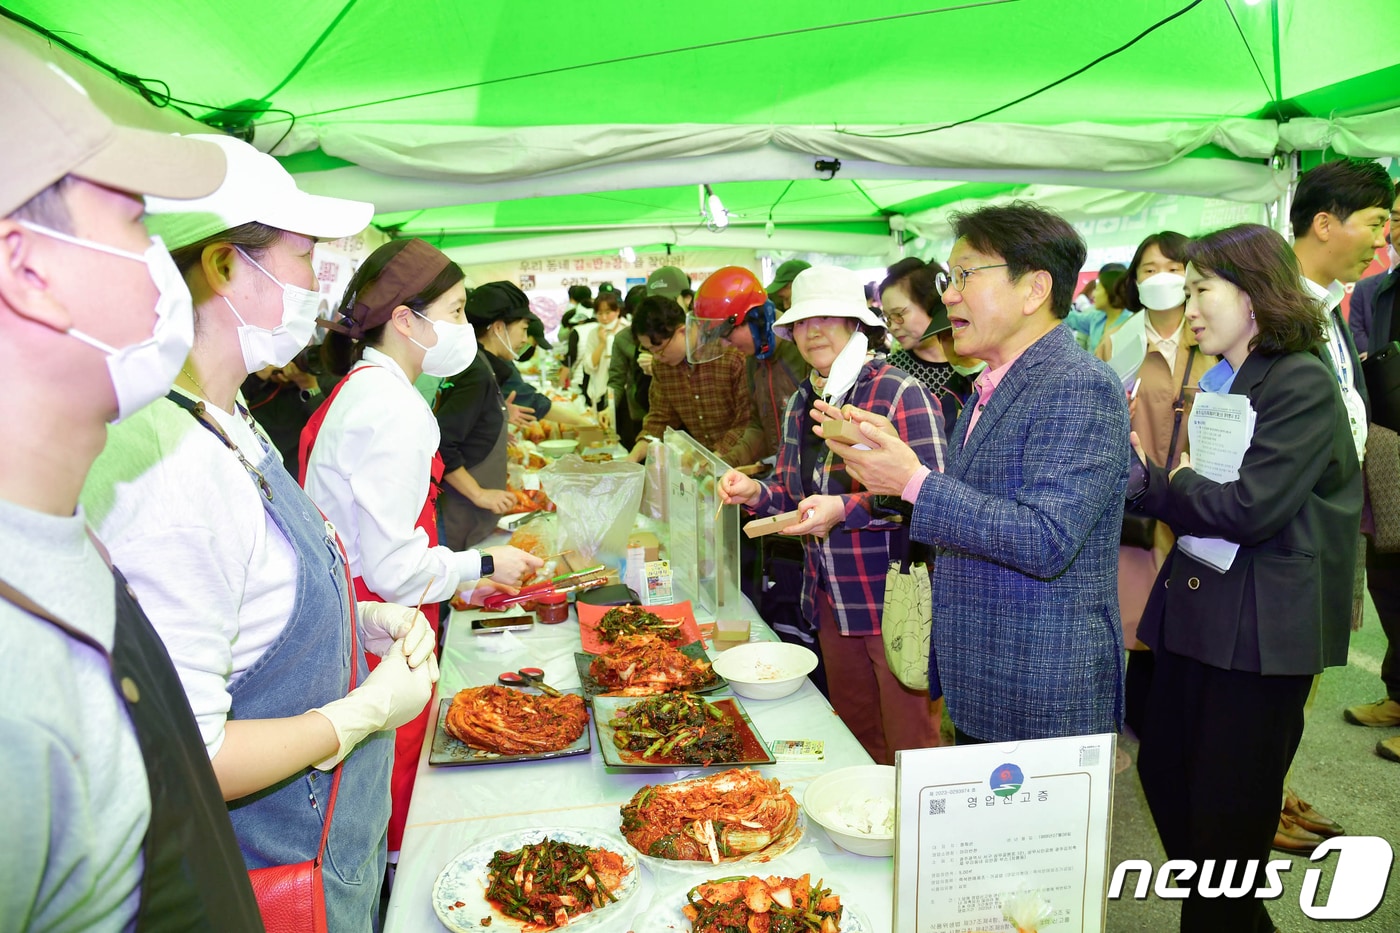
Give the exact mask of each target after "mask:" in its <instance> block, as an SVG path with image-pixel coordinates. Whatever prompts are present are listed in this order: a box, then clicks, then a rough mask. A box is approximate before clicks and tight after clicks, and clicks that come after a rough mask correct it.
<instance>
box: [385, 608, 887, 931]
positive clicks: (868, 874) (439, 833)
mask: <svg viewBox="0 0 1400 933" xmlns="http://www.w3.org/2000/svg"><path fill="white" fill-rule="evenodd" d="M745 609H746V613H747V615H748V616H749V618H750V622H751V628H750V631H751V632H752V635H751V640H769V641H772V640H776V636H775V635H774V634H773V632H772V630H771V629H769V628H768V626H766V625H765V624H763V622H762V621H761V620H760V619H759V618H758V614H757V613H756V612H754V610H753V607H752V605H750V604H749V603H747V602H745ZM471 615H472V613H471V612H458V613H453V618H452V622H451V625H450V626H449V628H448V633H447V638H446V643H445V645H444V648H443V653H442V677H441V680H440V681H439V683H438V686H437V696H436V697H435V698H434V700H433V704H432V709H433V711H434V716H433V719H432V723H435V722H436V710H437V708H438V699H437V697H450V696H452V695H453V694H454V693H455V692H456V691H457V690H460V689H462V688H463V687H469V686H475V685H481V684H489V683H494V682H495V680H496V677H497V675H499V674H500V673H501V672H503V671H514V670H516V669H518V668H520V667H525V666H533V667H539V668H543V669H544V672H545V680H546V682H548V683H549V684H551V685H553V686H555V687H559V688H561V689H564V688H570V687H574V688H576V687H578V686H579V676H578V669H577V667H576V665H575V661H574V653H575V652H577V651H580V650H581V646H580V641H579V629H578V622H577V616H576V615H574V614H573V613H572V612H571V615H570V620H569V621H568V622H564V623H560V624H558V625H541V624H539V623H536V624H535V625H534V626H533V628H532V630H531V631H528V632H518V633H516V632H501V633H495V634H490V635H475V634H472V632H471V630H470V625H469V624H468V622H469V620H470V618H471ZM713 654H714V651H713V649H711V655H712V656H713ZM720 695H721V696H722V695H725V694H724V692H721V694H720ZM740 702H741V703H742V704H743V706H744V708H745V709H746V710H747V711H748V713H749V716H750V718H751V719H752V720H753V722H754V725H755V726H756V727H757V729H758V731H759V733H760V734H761V735H762V736H763V738H764V739H765V740H767V741H769V742H770V743H771V742H772V741H773V740H775V739H820V740H822V741H823V742H824V743H825V746H826V749H825V751H826V757H825V759H824V760H823V761H819V762H814V763H810V764H809V763H792V762H779V763H778V764H776V765H772V766H768V767H764V768H761V769H760V770H761V771H762V773H764V774H765V775H768V776H772V777H777V778H779V779H780V780H781V781H782V783H783V785H784V786H785V787H789V788H791V790H792V793H793V796H794V797H796V798H797V799H798V801H799V802H800V801H801V799H802V793H803V791H804V789H805V788H806V786H807V784H808V783H809V782H810V781H811V780H812V779H813V778H815V777H817V776H819V775H821V774H824V773H826V772H828V771H832V770H835V769H837V768H843V767H846V766H848V765H861V764H870V763H871V762H870V756H869V755H867V754H866V752H865V750H864V749H863V748H861V746H860V743H859V742H857V741H856V739H855V737H854V736H853V735H851V732H850V730H849V729H847V728H846V726H845V725H844V724H843V723H842V722H841V720H840V719H839V718H838V717H837V716H836V714H835V713H834V712H832V709H831V706H830V705H829V704H828V703H827V702H826V699H825V698H824V697H823V696H822V695H821V693H820V692H819V691H818V690H817V689H816V688H815V687H814V686H812V683H811V681H810V680H809V681H806V682H804V683H803V685H802V688H801V689H800V690H798V691H797V692H796V693H794V694H793V695H791V696H789V697H785V698H783V699H781V700H750V699H745V698H740ZM591 715H592V713H591V710H590V718H591ZM589 728H590V729H592V728H593V725H592V723H591V722H590V724H589ZM432 738H433V729H432V728H430V729H429V730H428V737H427V739H426V741H425V742H424V748H423V752H422V755H421V757H420V758H419V761H418V782H417V785H416V786H415V788H414V792H413V803H412V805H411V806H410V808H409V811H408V825H407V828H406V830H405V832H404V839H403V849H402V851H401V855H400V858H399V867H398V873H397V877H396V879H395V881H394V886H393V892H392V895H391V898H390V901H389V909H388V914H387V917H386V920H385V927H384V929H385V931H386V933H433V931H439V930H442V929H443V927H442V925H441V923H440V922H439V921H438V919H437V915H436V914H435V913H434V912H433V903H432V891H433V884H434V882H435V881H436V880H437V876H438V873H439V872H440V871H442V869H443V867H444V866H445V865H446V864H447V863H448V862H449V861H451V860H452V859H453V858H454V857H455V856H456V855H457V854H458V853H460V852H462V851H463V850H465V849H467V848H468V847H470V846H473V845H475V844H477V843H479V842H481V841H483V840H486V839H490V838H492V837H495V836H498V835H501V834H503V833H509V832H513V831H517V830H521V829H531V828H551V827H585V828H590V829H594V830H601V831H605V832H608V833H612V834H614V835H616V836H617V837H618V840H619V842H621V840H622V836H621V833H620V832H619V830H618V824H619V815H618V808H619V807H620V806H621V805H622V804H624V803H626V802H627V801H628V800H629V799H630V798H631V797H632V795H633V794H634V793H636V792H637V790H638V789H640V788H641V787H642V786H643V785H645V784H658V783H665V782H669V781H672V780H677V779H679V778H682V777H686V776H690V775H691V774H694V773H698V772H692V771H661V772H634V771H625V770H622V769H611V770H610V769H608V768H606V767H605V766H604V764H603V759H602V756H601V753H600V751H599V749H598V736H597V732H596V731H594V732H593V735H592V743H593V750H592V751H591V752H590V753H589V754H588V755H580V756H577V757H573V758H561V759H554V760H547V761H535V762H516V763H507V764H494V765H471V766H464V767H451V766H447V767H435V766H429V765H428V752H429V750H430V749H431V746H432ZM803 819H804V822H805V830H804V833H803V838H802V841H801V842H800V843H799V844H798V846H797V847H796V848H795V849H793V850H792V851H791V852H789V853H787V854H785V855H783V856H781V857H779V858H777V859H775V860H774V861H772V862H769V863H766V864H760V865H754V866H750V867H744V866H742V865H737V866H736V865H728V866H725V865H719V866H713V869H712V870H711V871H709V872H707V873H699V874H698V873H696V871H695V870H694V869H685V870H680V869H670V868H667V869H663V870H661V871H659V872H654V871H653V870H652V869H651V868H650V867H649V866H643V867H642V868H641V869H640V870H641V872H642V886H641V889H640V890H639V891H638V893H637V894H636V895H635V896H633V897H631V898H629V899H628V901H627V902H625V903H623V904H619V905H617V908H616V909H617V910H618V913H617V914H616V915H615V916H613V917H612V919H610V920H609V921H608V922H607V923H605V924H602V925H600V926H598V927H597V929H599V930H608V931H613V930H616V931H625V930H629V929H631V924H632V921H633V920H634V919H636V918H638V917H640V916H642V915H643V914H644V913H646V911H647V910H648V908H649V907H650V906H651V903H652V901H653V899H654V898H656V899H658V900H663V899H664V901H665V902H666V903H676V902H677V900H679V903H684V892H685V891H686V890H687V888H688V887H689V886H690V885H692V884H695V883H696V882H698V881H702V880H705V878H707V877H723V876H727V875H733V874H736V873H739V872H741V871H746V872H748V873H750V874H759V875H768V874H784V875H793V876H796V875H800V874H802V873H803V872H806V871H811V872H812V877H813V879H816V878H818V877H822V878H825V879H826V880H827V881H828V882H830V883H833V884H835V885H836V886H837V887H838V889H839V891H840V892H841V893H842V894H844V895H845V898H844V903H847V904H849V905H850V906H851V907H852V908H854V909H855V910H856V911H858V912H859V913H860V914H863V915H864V917H865V918H866V920H867V922H868V926H866V929H868V930H870V931H872V933H884V931H887V930H890V929H891V928H892V922H891V916H892V907H893V887H894V872H893V861H892V860H891V859H888V858H870V857H865V856H860V855H852V854H850V853H848V852H846V851H845V850H843V849H840V848H838V847H837V846H836V845H835V843H833V842H832V841H831V840H830V839H829V838H828V837H827V835H826V833H825V832H824V831H823V830H822V829H821V827H820V826H817V825H816V824H815V823H814V822H813V821H811V820H807V819H806V818H805V815H804V818H803ZM507 929H508V928H507Z"/></svg>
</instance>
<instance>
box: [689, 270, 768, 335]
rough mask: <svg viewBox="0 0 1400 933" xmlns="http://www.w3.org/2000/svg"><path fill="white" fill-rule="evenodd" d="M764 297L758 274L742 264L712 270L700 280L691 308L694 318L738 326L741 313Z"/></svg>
mask: <svg viewBox="0 0 1400 933" xmlns="http://www.w3.org/2000/svg"><path fill="white" fill-rule="evenodd" d="M767 300H768V293H767V292H766V291H764V290H763V284H762V283H761V282H759V280H758V276H756V275H754V274H753V273H752V272H750V271H749V270H748V269H745V268H744V267H743V266H725V267H724V268H723V269H716V270H715V271H714V272H713V273H712V274H711V275H710V277H709V278H707V279H705V281H704V282H702V283H700V288H699V289H697V290H696V292H695V303H694V304H693V305H692V306H691V311H692V312H694V314H695V316H696V317H699V318H706V319H708V320H725V321H728V322H729V323H730V324H733V325H735V326H738V325H739V324H741V323H743V320H744V316H745V315H746V314H748V313H749V311H750V310H752V309H753V308H757V307H758V306H759V305H761V304H763V303H764V302H765V301H767Z"/></svg>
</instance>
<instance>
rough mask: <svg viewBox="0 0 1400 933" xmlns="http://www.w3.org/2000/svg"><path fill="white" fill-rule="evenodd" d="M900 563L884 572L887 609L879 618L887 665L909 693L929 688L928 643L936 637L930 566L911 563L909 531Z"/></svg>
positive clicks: (913, 561)
mask: <svg viewBox="0 0 1400 933" xmlns="http://www.w3.org/2000/svg"><path fill="white" fill-rule="evenodd" d="M899 538H902V539H903V543H904V544H905V547H904V548H903V549H902V550H903V551H904V553H903V555H902V556H901V557H900V559H898V560H891V561H890V566H889V570H887V571H886V572H885V606H884V612H883V613H882V614H881V616H880V638H881V640H882V641H883V642H884V644H885V663H886V664H888V665H889V668H890V672H891V673H893V674H894V676H895V677H897V678H898V679H899V682H900V683H902V684H903V685H904V686H906V687H908V688H909V689H910V690H927V689H928V688H929V643H930V641H931V639H932V637H933V584H932V582H931V581H930V579H929V569H930V568H929V565H928V564H927V563H923V562H920V561H916V560H912V559H911V553H910V550H911V549H910V548H909V546H908V538H907V532H906V533H905V534H901V535H899V536H898V538H897V539H896V540H897V541H898V539H899Z"/></svg>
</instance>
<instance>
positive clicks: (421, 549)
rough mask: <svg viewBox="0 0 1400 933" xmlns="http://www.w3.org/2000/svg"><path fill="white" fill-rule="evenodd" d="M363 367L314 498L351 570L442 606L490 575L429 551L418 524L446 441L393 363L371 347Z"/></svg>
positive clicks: (340, 398) (382, 591) (337, 415)
mask: <svg viewBox="0 0 1400 933" xmlns="http://www.w3.org/2000/svg"><path fill="white" fill-rule="evenodd" d="M360 366H361V367H362V370H361V371H358V372H355V373H354V374H353V375H351V376H347V377H346V381H345V382H344V383H342V385H341V387H340V389H339V391H338V393H337V394H336V397H335V400H334V401H333V402H330V403H329V405H330V408H329V409H328V411H327V412H326V419H325V422H324V423H323V424H322V425H321V432H320V434H319V435H318V436H317V438H316V444H315V446H314V447H313V448H312V450H311V456H310V458H309V459H308V461H307V467H306V492H307V494H308V495H310V496H311V499H312V501H314V502H315V503H316V504H317V505H318V506H319V507H320V508H321V511H322V512H324V513H326V517H327V518H328V519H330V521H331V523H332V524H334V525H335V527H336V530H338V531H339V532H340V537H341V541H342V542H344V544H345V552H346V554H347V555H348V556H349V558H350V571H351V573H353V574H354V575H355V576H357V577H363V578H364V581H365V584H366V585H367V586H368V587H369V588H370V589H371V590H373V591H374V592H375V593H377V594H378V595H379V596H380V597H381V598H383V599H384V600H385V601H386V602H391V603H400V604H403V605H407V606H412V605H416V604H417V603H418V601H419V598H420V597H422V598H423V601H424V602H430V603H432V602H440V601H442V600H444V599H448V598H449V597H451V596H452V595H453V594H454V593H455V592H456V591H457V590H458V588H459V586H460V584H461V583H462V582H463V581H471V580H475V579H477V578H478V577H479V576H480V575H481V557H480V555H479V554H478V553H477V552H476V551H453V550H452V549H451V548H449V547H444V546H438V547H429V546H428V535H427V533H426V532H425V531H423V530H421V529H419V528H416V527H414V526H415V525H416V524H417V522H418V516H419V514H420V513H421V512H422V511H423V503H424V501H425V500H426V499H427V497H428V485H429V483H430V482H431V474H432V463H433V455H434V454H435V453H437V449H438V442H439V440H440V438H441V435H440V434H439V433H438V424H437V419H436V418H434V417H433V412H432V409H430V408H429V407H428V403H427V402H426V401H424V399H423V396H422V395H420V394H419V393H418V391H417V390H416V389H415V388H414V387H413V383H412V382H410V381H409V379H408V375H407V374H406V373H405V372H404V371H403V370H402V369H400V368H399V365H398V364H397V363H395V362H394V360H393V359H392V358H391V357H389V356H387V355H386V354H384V353H381V352H379V351H378V350H375V349H374V348H372V347H367V348H365V351H364V357H363V360H362V362H361V364H360ZM429 581H431V585H429ZM425 588H426V591H427V595H426V596H424V590H425Z"/></svg>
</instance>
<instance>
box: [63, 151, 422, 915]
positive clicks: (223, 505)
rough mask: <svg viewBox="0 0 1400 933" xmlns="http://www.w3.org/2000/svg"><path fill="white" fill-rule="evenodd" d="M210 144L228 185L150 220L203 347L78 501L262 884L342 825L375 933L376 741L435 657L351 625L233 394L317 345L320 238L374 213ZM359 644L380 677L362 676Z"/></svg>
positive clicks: (255, 158)
mask: <svg viewBox="0 0 1400 933" xmlns="http://www.w3.org/2000/svg"><path fill="white" fill-rule="evenodd" d="M206 138H208V139H209V140H210V141H212V142H214V143H215V144H217V145H219V146H221V147H222V148H223V149H224V151H225V154H226V156H227V159H228V166H229V170H228V176H227V178H226V180H225V182H224V184H223V186H222V187H220V188H219V189H218V190H217V191H216V192H214V193H213V194H211V195H209V196H208V197H206V198H203V199H200V200H197V201H185V202H179V201H162V200H160V199H155V198H152V199H149V200H148V202H147V210H148V212H149V214H150V216H149V218H148V223H149V225H150V227H151V228H152V229H153V230H154V231H156V232H158V233H159V234H161V235H162V236H163V237H164V238H165V239H166V241H167V242H168V243H170V244H171V246H172V247H173V250H172V253H173V256H174V262H175V266H176V267H178V269H179V271H180V274H182V275H183V276H184V283H185V284H186V285H187V286H188V289H189V293H190V294H191V295H192V297H193V300H194V307H195V315H194V318H195V322H196V323H195V327H194V342H193V347H192V349H191V350H190V351H189V356H188V358H187V359H185V360H183V361H182V362H181V364H180V365H178V366H177V367H176V368H177V369H178V376H177V378H176V381H175V387H174V390H173V391H171V393H170V394H169V395H168V396H167V397H166V398H164V399H160V400H157V401H156V402H154V403H153V404H151V405H149V406H147V407H146V408H144V409H142V410H141V411H140V412H137V413H136V414H135V415H133V416H131V417H129V418H125V419H124V420H123V422H122V423H121V424H120V425H117V426H116V427H115V428H113V429H112V430H111V431H110V432H109V436H108V444H107V448H106V450H105V451H104V452H103V455H102V456H101V457H100V458H99V459H98V461H97V463H96V464H95V465H94V468H93V471H92V474H91V475H90V477H89V479H88V482H87V485H86V486H85V487H84V490H83V502H84V504H85V507H86V508H87V510H88V512H89V514H90V515H91V516H92V518H93V522H94V525H95V526H96V527H97V528H98V529H99V532H100V534H101V535H102V537H103V539H104V541H105V542H106V543H107V545H108V547H109V548H110V550H111V552H112V555H113V558H114V561H115V562H116V564H117V565H118V566H120V567H121V568H122V569H123V571H124V572H125V573H126V575H127V577H128V578H129V580H130V582H131V585H132V588H133V590H134V591H135V592H136V594H137V595H138V597H139V598H140V600H141V604H142V606H143V607H144V608H145V610H146V612H147V614H148V615H149V616H150V618H151V621H152V623H153V625H154V626H155V628H156V630H157V631H158V632H159V633H160V634H161V637H162V639H163V640H164V641H165V643H166V646H167V648H168V650H169V652H170V655H171V659H172V661H173V662H174V664H175V666H176V669H177V670H178V671H179V674H180V678H181V682H182V684H183V685H184V687H185V692H186V695H187V697H188V699H189V701H190V706H191V709H192V711H193V712H194V715H195V718H196V722H197V724H198V726H199V728H200V732H201V735H202V737H203V739H204V742H205V746H206V751H207V752H208V754H209V755H210V757H211V759H212V762H213V766H214V772H215V775H216V776H217V778H218V781H219V785H220V788H221V790H222V791H223V794H224V797H225V799H226V800H228V801H229V815H230V817H231V819H232V821H233V825H234V830H235V833H236V834H237V837H238V842H239V847H240V849H241V850H242V852H243V857H244V861H245V862H246V863H247V865H248V867H249V868H250V869H256V868H265V867H272V866H279V865H285V864H290V863H296V862H301V861H304V860H307V859H312V858H315V857H316V856H317V854H318V852H320V851H321V850H322V830H323V827H324V825H325V824H326V823H329V825H330V830H329V834H328V835H327V836H326V841H325V844H324V848H325V851H326V853H327V854H328V856H329V857H328V858H326V859H325V861H324V865H325V871H324V894H325V902H326V912H327V918H328V921H329V924H330V926H331V927H332V928H334V929H337V930H341V929H344V930H369V929H370V928H371V918H372V916H373V914H374V911H375V908H376V906H377V902H378V888H379V883H378V882H379V879H380V878H381V877H382V874H383V866H384V859H385V851H386V847H385V836H386V832H387V826H388V818H389V798H388V794H387V793H386V784H387V780H388V775H389V768H390V760H391V753H392V743H391V740H390V737H389V735H388V733H387V732H385V731H384V730H386V729H392V728H394V727H396V726H397V725H398V724H399V723H401V722H403V721H406V720H407V719H409V718H411V717H412V716H413V715H414V714H416V713H417V711H418V709H420V708H421V707H422V704H423V703H424V702H426V699H427V697H428V696H429V695H430V693H431V690H432V682H433V679H434V678H435V676H436V662H435V660H434V658H433V655H432V648H433V640H432V637H431V634H430V630H429V628H428V625H427V621H426V619H424V618H423V617H422V616H421V615H419V614H418V613H416V612H414V611H412V610H407V609H403V608H401V607H385V606H379V605H370V606H364V607H361V608H360V610H359V611H358V612H357V611H356V608H357V607H356V603H355V598H354V594H353V590H352V587H351V585H350V580H349V574H348V572H347V567H346V561H345V559H344V557H343V554H342V551H341V550H340V548H339V542H338V541H337V539H336V536H335V533H334V530H333V529H332V528H330V527H329V526H328V525H327V524H326V523H325V521H324V519H322V517H321V515H320V513H319V512H317V510H316V507H315V505H314V504H312V502H311V500H310V499H308V498H307V497H306V496H305V494H304V493H302V491H301V489H300V487H299V486H298V485H297V483H296V481H295V480H294V479H293V478H292V477H291V476H290V475H288V473H287V472H286V470H285V469H284V468H283V467H282V464H281V461H280V459H279V458H278V456H277V454H276V452H275V450H273V449H272V448H271V445H270V444H269V443H268V442H267V440H266V438H265V437H264V436H263V434H262V432H261V431H260V429H259V427H258V425H257V424H256V422H254V421H253V419H252V418H251V417H250V416H249V414H248V413H247V412H246V411H245V410H244V409H243V408H242V407H241V406H240V405H239V403H238V399H237V390H238V386H239V385H240V384H241V383H242V382H243V380H244V379H245V378H246V377H247V375H248V373H249V372H251V371H254V370H256V369H261V368H262V367H264V366H281V365H284V364H286V363H287V362H288V361H289V360H290V359H291V358H292V357H293V356H295V355H296V353H297V352H299V351H300V350H301V348H302V346H303V345H304V343H305V341H306V340H307V339H309V338H310V335H311V333H312V331H313V329H314V327H315V316H314V315H315V310H316V307H317V298H318V296H317V294H316V292H315V291H313V290H312V287H313V286H314V285H315V282H316V279H315V275H314V274H313V271H312V268H311V247H312V244H313V243H314V242H315V238H316V237H341V236H348V235H350V234H351V233H355V232H358V231H359V230H361V229H363V227H364V226H365V225H366V224H367V223H368V222H369V219H370V216H371V214H372V212H373V208H372V206H371V205H369V204H364V203H361V202H355V201H342V200H339V199H331V198H318V197H312V196H310V195H307V194H305V193H303V192H301V191H299V190H297V188H296V185H295V183H294V182H293V181H292V179H291V176H290V175H288V174H287V172H286V171H285V170H284V169H283V168H282V167H281V166H280V165H279V164H278V163H277V162H276V160H274V159H272V158H271V157H269V156H266V155H263V154H261V153H259V152H258V151H257V150H255V149H253V148H252V147H251V146H248V145H247V144H245V143H242V142H239V141H237V140H233V139H230V138H227V137H206ZM177 212H178V213H177ZM123 407H124V408H125V405H124V406H123ZM357 645H358V647H359V648H360V649H362V650H363V649H368V650H371V651H373V652H375V653H377V654H381V655H384V656H385V658H386V660H385V663H383V664H380V665H379V667H378V669H377V670H375V671H374V673H373V674H370V673H369V672H368V671H367V670H366V668H365V665H364V664H363V662H362V661H361V657H362V656H361V654H360V651H358V650H355V647H356V646H357ZM332 800H334V803H332Z"/></svg>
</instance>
